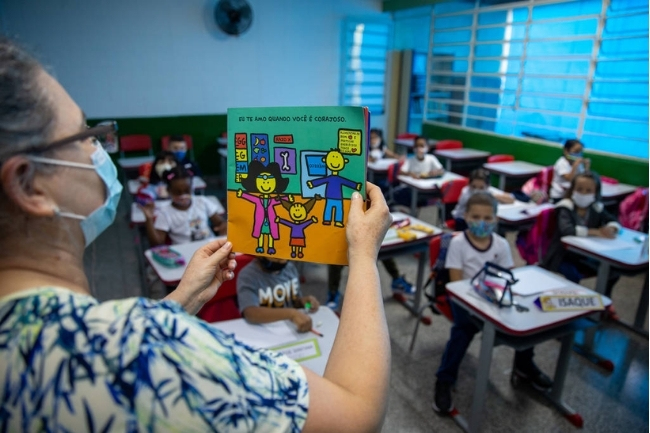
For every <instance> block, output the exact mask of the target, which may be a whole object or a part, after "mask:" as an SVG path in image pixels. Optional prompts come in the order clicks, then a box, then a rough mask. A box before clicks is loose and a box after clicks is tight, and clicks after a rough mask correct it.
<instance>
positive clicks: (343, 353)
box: [324, 256, 390, 417]
mask: <svg viewBox="0 0 650 433" xmlns="http://www.w3.org/2000/svg"><path fill="white" fill-rule="evenodd" d="M349 269H350V271H349V276H348V282H347V285H346V290H345V301H344V303H343V309H342V312H341V321H340V323H339V329H338V333H337V335H336V340H335V341H334V346H333V348H332V352H331V354H330V357H329V360H328V363H327V367H326V369H325V374H324V377H325V378H326V379H328V380H330V381H332V382H334V383H336V384H337V385H339V386H341V387H342V388H345V389H346V390H348V391H349V392H350V393H352V394H353V395H355V396H357V397H359V398H361V399H363V400H364V401H365V402H366V404H367V405H368V407H372V408H376V409H380V410H381V411H380V413H381V414H383V413H384V411H385V408H386V397H385V396H387V387H388V383H389V376H390V341H389V337H388V327H387V325H386V317H385V314H384V304H383V299H382V297H381V287H380V282H379V273H378V271H377V262H376V257H370V256H364V257H358V258H355V257H350V268H349ZM382 417H383V415H382Z"/></svg>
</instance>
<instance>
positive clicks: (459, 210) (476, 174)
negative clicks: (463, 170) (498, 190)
mask: <svg viewBox="0 0 650 433" xmlns="http://www.w3.org/2000/svg"><path fill="white" fill-rule="evenodd" d="M489 179H490V173H489V172H488V171H487V170H485V169H484V168H477V169H476V170H473V171H472V172H471V173H470V174H469V184H468V185H467V186H465V187H463V189H462V190H461V191H460V197H458V203H457V204H456V207H455V208H454V210H453V211H451V215H452V216H453V217H454V220H455V221H456V226H455V229H456V230H457V231H463V230H465V229H466V228H467V224H466V223H465V220H464V216H465V210H466V208H467V200H469V198H470V197H471V196H472V195H473V194H475V193H477V192H481V191H488V186H489ZM492 195H493V196H494V198H496V199H497V201H498V202H499V203H503V204H509V203H514V201H515V199H514V197H513V196H512V194H505V193H504V194H492Z"/></svg>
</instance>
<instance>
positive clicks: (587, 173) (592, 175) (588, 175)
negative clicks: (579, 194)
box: [564, 171, 601, 201]
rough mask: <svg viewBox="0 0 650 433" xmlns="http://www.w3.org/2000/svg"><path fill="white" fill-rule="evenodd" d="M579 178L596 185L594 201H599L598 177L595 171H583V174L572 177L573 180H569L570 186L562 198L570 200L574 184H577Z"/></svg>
mask: <svg viewBox="0 0 650 433" xmlns="http://www.w3.org/2000/svg"><path fill="white" fill-rule="evenodd" d="M581 177H582V178H586V179H591V180H593V181H594V182H595V183H596V201H600V199H601V195H600V189H601V187H600V175H599V174H598V173H596V172H595V171H585V172H584V173H580V174H576V175H575V176H573V179H571V186H570V187H569V188H568V189H567V190H566V192H565V193H564V198H571V196H572V195H573V190H574V189H575V188H576V182H578V179H579V178H581Z"/></svg>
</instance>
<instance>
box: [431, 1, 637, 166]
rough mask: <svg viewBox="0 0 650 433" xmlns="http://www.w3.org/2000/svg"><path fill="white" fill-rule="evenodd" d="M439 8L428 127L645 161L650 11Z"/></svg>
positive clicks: (570, 6)
mask: <svg viewBox="0 0 650 433" xmlns="http://www.w3.org/2000/svg"><path fill="white" fill-rule="evenodd" d="M498 3H499V2H494V1H485V0H477V1H475V2H449V3H438V4H435V5H434V7H433V12H432V20H431V23H432V26H431V38H430V46H429V54H428V65H429V68H428V79H427V84H428V87H427V91H426V93H425V107H426V120H425V121H426V122H427V123H431V122H434V123H435V122H440V123H444V124H448V125H457V126H459V127H465V128H477V129H481V130H484V131H490V132H494V133H499V134H504V135H513V136H517V137H534V138H538V139H543V140H547V141H554V142H562V141H564V140H566V139H567V138H573V137H578V138H580V139H582V140H583V141H584V142H585V144H586V146H587V147H588V148H589V149H595V150H599V151H604V152H610V153H616V154H622V155H626V156H632V157H639V158H646V159H647V158H648V2H647V1H641V0H609V1H605V0H580V1H557V0H548V1H547V0H537V1H534V0H528V1H519V2H501V4H498Z"/></svg>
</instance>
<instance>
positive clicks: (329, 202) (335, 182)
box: [307, 149, 361, 227]
mask: <svg viewBox="0 0 650 433" xmlns="http://www.w3.org/2000/svg"><path fill="white" fill-rule="evenodd" d="M323 162H324V163H325V165H326V166H327V169H328V170H330V171H331V172H332V174H331V175H329V176H323V177H320V178H318V179H315V180H310V181H308V182H307V186H308V187H309V188H315V187H318V186H321V185H325V212H324V214H323V225H326V226H328V225H330V224H332V212H333V213H334V225H335V226H336V227H343V187H344V186H347V187H348V188H352V189H356V190H357V191H361V184H360V183H357V182H353V181H351V180H349V179H346V178H344V177H342V176H339V172H340V171H341V170H343V168H344V167H345V164H347V163H348V162H350V160H349V159H347V158H344V157H343V155H342V154H341V152H339V151H338V150H336V149H332V150H330V151H329V152H327V155H326V156H325V158H323Z"/></svg>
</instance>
